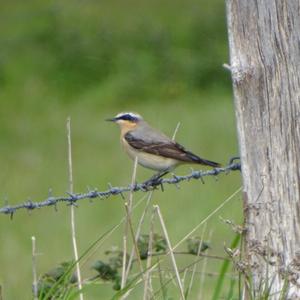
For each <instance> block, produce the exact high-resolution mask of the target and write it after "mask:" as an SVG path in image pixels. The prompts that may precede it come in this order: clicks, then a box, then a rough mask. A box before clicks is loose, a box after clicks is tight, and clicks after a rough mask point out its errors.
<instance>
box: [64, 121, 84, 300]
mask: <svg viewBox="0 0 300 300" xmlns="http://www.w3.org/2000/svg"><path fill="white" fill-rule="evenodd" d="M67 138H68V166H69V193H70V194H71V195H72V194H73V192H74V190H73V164H72V143H71V118H70V117H69V118H68V119H67ZM74 209H75V208H74V205H71V231H72V244H73V252H74V258H75V261H76V265H75V268H76V275H77V280H78V289H79V290H81V289H82V283H81V273H80V267H79V262H78V258H79V256H78V248H77V241H76V226H75V211H74ZM79 299H80V300H83V294H82V293H80V294H79Z"/></svg>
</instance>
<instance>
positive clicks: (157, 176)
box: [144, 170, 169, 185]
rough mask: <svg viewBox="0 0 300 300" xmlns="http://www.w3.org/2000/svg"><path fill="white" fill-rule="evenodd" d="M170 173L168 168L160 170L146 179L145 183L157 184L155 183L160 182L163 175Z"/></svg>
mask: <svg viewBox="0 0 300 300" xmlns="http://www.w3.org/2000/svg"><path fill="white" fill-rule="evenodd" d="M168 173H169V171H168V170H164V171H160V172H158V173H156V174H154V175H153V176H152V177H151V178H150V179H148V180H146V181H145V182H144V184H145V185H155V184H158V183H160V182H159V179H161V178H162V177H163V176H165V175H166V174H168Z"/></svg>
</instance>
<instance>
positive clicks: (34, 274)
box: [0, 236, 38, 300]
mask: <svg viewBox="0 0 300 300" xmlns="http://www.w3.org/2000/svg"><path fill="white" fill-rule="evenodd" d="M31 245H32V246H31V247H32V290H33V299H34V300H37V299H38V282H37V271H36V239H35V236H32V237H31ZM0 299H1V297H0Z"/></svg>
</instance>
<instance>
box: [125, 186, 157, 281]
mask: <svg viewBox="0 0 300 300" xmlns="http://www.w3.org/2000/svg"><path fill="white" fill-rule="evenodd" d="M152 195H153V191H150V193H149V195H148V199H147V202H146V205H145V209H144V211H143V213H142V215H141V218H140V221H139V224H138V227H137V230H136V234H135V241H136V242H137V241H138V238H139V236H140V233H141V228H142V225H143V223H144V220H145V216H146V213H147V211H148V209H149V206H150V202H151V198H152ZM134 253H135V251H134V248H132V250H131V253H130V257H129V260H128V264H127V269H126V278H127V277H128V275H129V272H130V268H131V265H132V261H133V256H134Z"/></svg>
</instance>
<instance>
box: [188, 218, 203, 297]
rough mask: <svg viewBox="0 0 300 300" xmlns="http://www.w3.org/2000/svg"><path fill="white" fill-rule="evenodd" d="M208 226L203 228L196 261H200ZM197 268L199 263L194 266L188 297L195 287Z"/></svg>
mask: <svg viewBox="0 0 300 300" xmlns="http://www.w3.org/2000/svg"><path fill="white" fill-rule="evenodd" d="M206 226H207V223H205V224H204V226H203V230H202V233H201V241H200V244H199V247H198V251H197V256H196V258H195V261H196V260H198V257H199V255H200V252H201V248H202V243H203V237H204V235H205V230H206ZM197 266H198V264H197V263H195V264H194V266H193V271H192V276H191V280H190V284H189V288H188V293H187V294H188V295H189V294H190V292H191V290H192V286H193V283H194V277H195V272H196V270H197Z"/></svg>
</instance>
